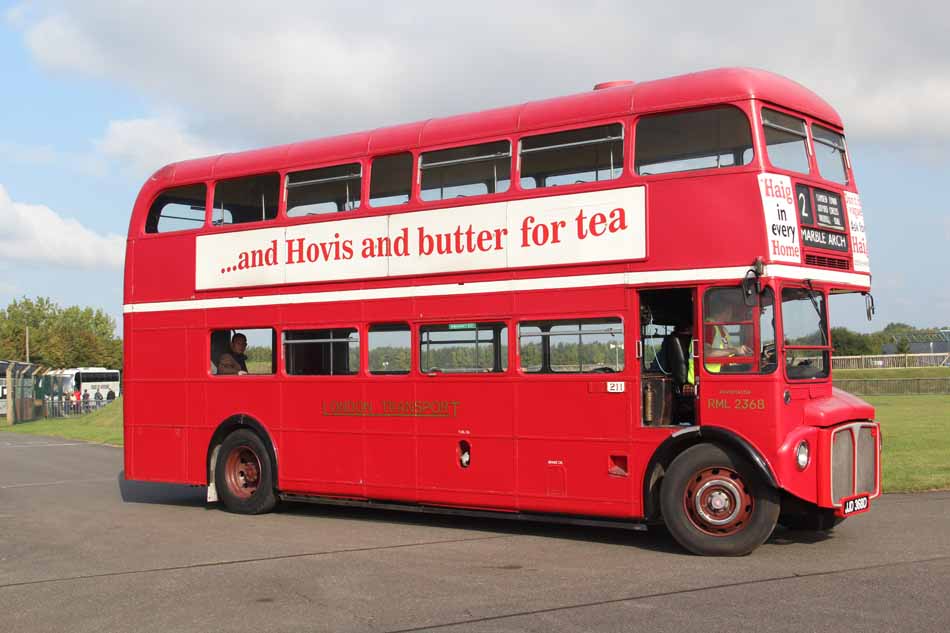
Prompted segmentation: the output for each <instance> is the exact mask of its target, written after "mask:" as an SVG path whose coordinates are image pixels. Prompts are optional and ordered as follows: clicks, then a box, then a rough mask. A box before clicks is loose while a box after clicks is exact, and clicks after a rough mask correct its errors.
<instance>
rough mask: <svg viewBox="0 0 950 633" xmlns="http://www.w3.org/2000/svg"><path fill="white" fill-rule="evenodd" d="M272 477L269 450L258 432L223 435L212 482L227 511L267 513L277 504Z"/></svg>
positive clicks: (272, 467)
mask: <svg viewBox="0 0 950 633" xmlns="http://www.w3.org/2000/svg"><path fill="white" fill-rule="evenodd" d="M275 480H276V479H275V477H274V466H273V464H272V463H271V459H270V452H269V451H268V450H267V446H266V445H265V444H264V441H263V440H261V438H260V436H259V435H258V434H257V433H255V432H254V431H251V430H250V429H239V430H237V431H234V432H233V433H231V434H230V435H228V436H227V437H226V438H224V442H222V443H221V449H220V450H219V451H218V459H217V461H216V462H215V465H214V482H215V487H216V488H217V489H218V497H219V498H220V499H221V503H223V504H224V507H225V509H226V510H228V511H229V512H236V513H238V514H263V513H265V512H270V511H271V510H273V509H274V506H276V505H277V494H276V491H275V489H274V482H275Z"/></svg>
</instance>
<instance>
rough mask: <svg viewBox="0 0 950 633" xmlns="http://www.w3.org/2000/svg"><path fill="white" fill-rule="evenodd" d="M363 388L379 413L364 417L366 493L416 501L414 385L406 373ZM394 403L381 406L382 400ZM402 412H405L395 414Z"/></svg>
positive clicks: (385, 377)
mask: <svg viewBox="0 0 950 633" xmlns="http://www.w3.org/2000/svg"><path fill="white" fill-rule="evenodd" d="M374 380H375V382H373V383H368V384H367V385H366V387H365V395H364V398H363V399H364V400H365V401H369V402H372V403H373V405H374V406H376V407H377V409H376V410H375V413H377V414H378V415H371V416H367V417H365V418H364V420H363V428H364V429H365V437H364V446H365V450H366V496H367V497H371V498H374V499H398V500H407V501H415V500H416V499H417V498H418V495H417V492H416V485H417V482H416V468H417V464H418V456H417V454H416V420H417V418H416V417H415V411H414V409H411V410H407V409H409V407H414V404H415V402H416V397H415V384H414V382H413V381H412V379H411V378H410V377H409V376H378V377H376V378H375V379H374ZM386 402H390V403H394V404H393V405H391V406H389V407H386V408H380V404H381V403H386ZM401 412H405V413H407V415H398V413H401Z"/></svg>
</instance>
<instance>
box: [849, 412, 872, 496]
mask: <svg viewBox="0 0 950 633" xmlns="http://www.w3.org/2000/svg"><path fill="white" fill-rule="evenodd" d="M857 448H858V451H857V455H858V461H857V462H856V466H857V468H856V470H857V473H858V475H857V477H856V480H857V481H856V482H855V483H856V484H857V486H856V488H855V491H854V493H855V494H860V493H862V492H866V493H868V494H873V493H874V467H875V465H876V464H875V463H874V456H875V454H876V453H877V451H876V448H877V447H876V443H875V441H874V434H873V433H872V432H871V429H870V428H869V427H866V426H862V427H861V428H859V429H858V445H857Z"/></svg>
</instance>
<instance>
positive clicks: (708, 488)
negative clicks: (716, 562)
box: [660, 444, 781, 556]
mask: <svg viewBox="0 0 950 633" xmlns="http://www.w3.org/2000/svg"><path fill="white" fill-rule="evenodd" d="M660 507H661V509H662V512H663V520H664V522H665V523H666V527H667V528H668V529H669V531H670V533H671V534H672V535H673V538H675V539H676V541H677V542H678V543H679V544H680V545H682V546H683V547H685V548H686V549H688V550H689V551H691V552H693V553H694V554H701V555H705V556H744V555H745V554H748V553H749V552H751V551H752V550H754V549H755V548H756V547H758V546H759V545H761V544H762V543H764V542H765V540H766V539H767V538H768V537H769V535H771V534H772V530H774V529H775V524H776V522H777V521H778V515H779V510H780V508H781V504H780V501H779V494H778V492H777V491H776V490H774V489H772V488H771V487H769V486H768V484H766V483H765V482H763V481H762V478H761V477H759V476H758V474H757V473H756V471H755V470H754V469H753V467H752V466H751V465H750V464H749V463H748V462H747V461H746V460H744V459H742V458H740V457H739V456H737V455H735V454H733V453H732V452H730V451H728V450H726V449H723V448H721V447H719V446H715V445H713V444H697V445H696V446H693V447H690V448H688V449H686V450H685V451H683V452H682V453H681V454H680V455H679V456H677V458H676V459H674V460H673V463H672V464H670V467H669V469H668V470H667V472H666V476H665V477H664V478H663V484H662V488H661V489H660Z"/></svg>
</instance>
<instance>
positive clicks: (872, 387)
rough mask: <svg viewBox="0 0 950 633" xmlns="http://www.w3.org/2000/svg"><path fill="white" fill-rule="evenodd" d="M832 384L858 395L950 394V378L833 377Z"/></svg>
mask: <svg viewBox="0 0 950 633" xmlns="http://www.w3.org/2000/svg"><path fill="white" fill-rule="evenodd" d="M834 384H835V387H838V388H839V389H844V390H845V391H847V392H849V393H853V394H855V395H858V396H885V395H896V396H901V395H917V394H950V378H865V379H857V378H855V379H850V378H844V379H839V378H835V379H834Z"/></svg>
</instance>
